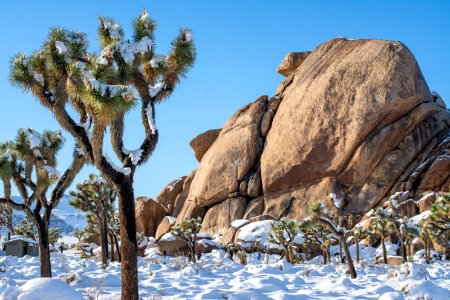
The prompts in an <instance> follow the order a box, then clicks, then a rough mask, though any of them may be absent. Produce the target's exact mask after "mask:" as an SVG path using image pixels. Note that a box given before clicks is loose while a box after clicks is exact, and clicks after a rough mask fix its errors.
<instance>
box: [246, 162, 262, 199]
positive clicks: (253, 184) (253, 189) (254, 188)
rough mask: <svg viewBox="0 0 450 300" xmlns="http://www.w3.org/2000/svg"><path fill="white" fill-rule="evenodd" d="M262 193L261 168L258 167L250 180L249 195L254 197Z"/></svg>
mask: <svg viewBox="0 0 450 300" xmlns="http://www.w3.org/2000/svg"><path fill="white" fill-rule="evenodd" d="M260 194H261V169H260V168H258V169H257V170H256V172H255V173H254V174H252V175H251V176H250V178H249V180H248V185H247V195H249V196H250V197H252V198H255V197H258V196H259V195H260Z"/></svg>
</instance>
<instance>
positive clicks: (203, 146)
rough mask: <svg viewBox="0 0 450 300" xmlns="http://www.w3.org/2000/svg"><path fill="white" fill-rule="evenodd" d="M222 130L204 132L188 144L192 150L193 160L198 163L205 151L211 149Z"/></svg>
mask: <svg viewBox="0 0 450 300" xmlns="http://www.w3.org/2000/svg"><path fill="white" fill-rule="evenodd" d="M221 130H222V129H211V130H208V131H205V132H203V133H201V134H199V135H197V136H196V137H195V138H193V139H192V140H191V142H190V143H189V144H190V145H191V147H192V149H194V154H195V158H196V159H197V160H198V161H199V162H200V161H201V160H202V158H203V155H205V153H206V151H208V149H209V148H211V146H212V144H213V143H214V142H215V141H216V139H217V137H218V136H219V134H220V131H221Z"/></svg>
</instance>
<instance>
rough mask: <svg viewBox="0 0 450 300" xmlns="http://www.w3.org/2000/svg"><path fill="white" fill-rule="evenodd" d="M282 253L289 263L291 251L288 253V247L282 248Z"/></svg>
mask: <svg viewBox="0 0 450 300" xmlns="http://www.w3.org/2000/svg"><path fill="white" fill-rule="evenodd" d="M284 249H285V250H284V253H286V261H287V262H288V263H291V251H289V245H287V246H284Z"/></svg>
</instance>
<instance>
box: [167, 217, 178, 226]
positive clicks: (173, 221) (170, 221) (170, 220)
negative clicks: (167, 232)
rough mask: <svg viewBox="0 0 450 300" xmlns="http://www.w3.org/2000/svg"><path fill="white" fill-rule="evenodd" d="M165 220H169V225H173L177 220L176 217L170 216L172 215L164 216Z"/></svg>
mask: <svg viewBox="0 0 450 300" xmlns="http://www.w3.org/2000/svg"><path fill="white" fill-rule="evenodd" d="M166 218H167V220H169V223H170V225H175V223H176V222H177V218H175V217H172V216H166Z"/></svg>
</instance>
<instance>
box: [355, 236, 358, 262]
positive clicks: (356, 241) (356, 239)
mask: <svg viewBox="0 0 450 300" xmlns="http://www.w3.org/2000/svg"><path fill="white" fill-rule="evenodd" d="M355 243H356V262H357V263H359V239H358V238H357V237H355Z"/></svg>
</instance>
